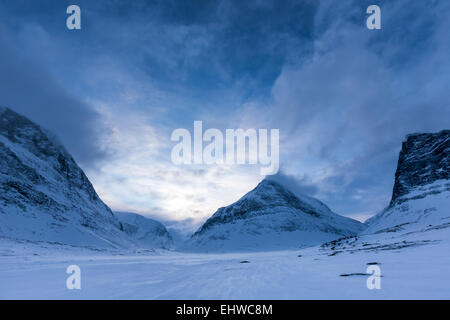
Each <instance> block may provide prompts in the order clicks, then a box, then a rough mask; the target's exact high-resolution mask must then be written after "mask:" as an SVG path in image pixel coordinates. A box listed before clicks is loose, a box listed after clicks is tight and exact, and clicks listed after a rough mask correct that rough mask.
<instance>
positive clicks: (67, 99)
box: [0, 31, 104, 165]
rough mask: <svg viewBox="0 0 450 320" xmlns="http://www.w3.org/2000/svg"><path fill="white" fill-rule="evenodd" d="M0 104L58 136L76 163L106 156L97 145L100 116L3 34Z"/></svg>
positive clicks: (88, 163) (0, 50)
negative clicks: (26, 56) (24, 54)
mask: <svg viewBox="0 0 450 320" xmlns="http://www.w3.org/2000/svg"><path fill="white" fill-rule="evenodd" d="M0 84H1V85H0V104H1V105H3V106H5V107H9V108H11V109H12V110H14V111H16V112H18V113H20V114H22V115H24V116H26V117H28V118H29V119H31V120H32V121H34V122H36V123H38V124H39V125H41V126H43V127H44V128H46V129H48V130H50V131H52V132H53V133H54V134H56V135H57V137H58V138H59V140H60V141H61V142H62V143H63V144H64V145H65V146H66V147H67V149H68V150H69V151H70V152H71V153H72V154H73V155H74V157H75V158H76V160H77V161H79V162H81V163H83V164H85V165H90V164H93V163H94V162H95V161H96V160H99V159H101V158H102V157H103V156H104V150H102V148H101V147H99V144H98V132H99V130H101V129H104V128H102V126H101V122H100V118H99V115H98V114H97V113H96V112H95V111H93V110H92V109H90V108H89V107H88V106H87V105H86V104H84V103H83V102H82V101H80V100H79V99H77V98H75V97H72V96H71V95H70V94H68V93H67V91H66V90H65V89H64V88H63V87H62V86H61V85H60V84H59V83H58V81H57V80H56V79H55V78H54V77H53V76H52V75H51V74H50V73H49V72H48V71H47V70H45V69H44V68H42V67H41V66H40V65H39V64H38V63H36V62H35V61H31V60H29V59H27V58H24V57H22V56H21V53H20V51H19V50H18V49H17V48H15V47H14V45H13V42H12V41H11V38H10V37H8V35H6V34H5V33H4V32H1V31H0Z"/></svg>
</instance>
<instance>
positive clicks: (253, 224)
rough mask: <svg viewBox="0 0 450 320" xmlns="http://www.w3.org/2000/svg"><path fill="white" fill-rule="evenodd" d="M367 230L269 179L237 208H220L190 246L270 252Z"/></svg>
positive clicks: (309, 198) (199, 231)
mask: <svg viewBox="0 0 450 320" xmlns="http://www.w3.org/2000/svg"><path fill="white" fill-rule="evenodd" d="M361 229H362V224H361V223H359V222H357V221H355V220H352V219H349V218H345V217H342V216H339V215H337V214H335V213H334V212H332V211H331V210H330V209H329V208H328V207H327V206H326V205H324V204H323V203H322V202H320V201H319V200H317V199H314V198H311V197H307V196H304V195H296V194H294V193H293V192H292V191H290V190H288V189H287V188H286V187H284V186H283V185H282V184H280V183H278V182H276V181H273V180H271V179H270V178H266V179H264V180H262V181H261V182H260V183H259V184H258V185H257V186H256V187H255V188H254V189H253V190H251V191H250V192H248V193H247V194H246V195H244V196H243V197H242V198H241V199H239V200H238V201H236V202H235V203H233V204H231V205H229V206H227V207H222V208H219V209H218V210H217V211H216V212H215V213H214V214H213V215H212V216H211V217H210V218H209V219H208V220H207V221H206V222H205V223H204V224H203V226H202V227H201V228H200V229H199V230H198V231H197V232H196V233H194V234H193V235H192V237H191V239H190V240H189V244H190V245H191V247H193V248H195V249H199V248H200V250H201V248H207V249H208V250H209V249H211V250H217V249H219V250H224V251H227V250H230V251H234V250H258V248H260V249H264V250H266V249H270V248H280V247H281V248H286V247H299V246H304V245H312V244H317V243H321V242H322V241H328V240H333V239H335V238H339V237H342V236H348V235H353V234H355V233H356V232H358V231H360V230H361Z"/></svg>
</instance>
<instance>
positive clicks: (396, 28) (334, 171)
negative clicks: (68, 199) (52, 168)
mask: <svg viewBox="0 0 450 320" xmlns="http://www.w3.org/2000/svg"><path fill="white" fill-rule="evenodd" d="M70 4H77V5H79V6H80V7H81V15H82V22H81V24H82V29H81V30H77V31H70V30H68V29H67V28H66V18H67V16H68V15H67V14H66V8H67V6H68V5H70ZM371 4H377V5H379V6H380V7H381V11H382V29H381V30H368V29H367V28H366V25H365V20H366V18H367V16H368V15H367V14H366V8H367V7H368V6H369V5H371ZM449 30H450V3H449V1H446V0H440V1H433V0H429V1H425V0H423V1H406V0H389V1H362V0H357V1H349V0H347V1H338V0H334V1H325V0H323V1H318V0H305V1H300V0H297V1H279V0H277V1H271V0H247V1H239V0H235V1H234V0H222V1H215V0H186V1H185V0H183V1H181V0H177V1H174V0H164V1H139V0H135V1H123V0H108V1H100V0H99V1H82V0H77V1H62V0H58V1H56V0H53V1H49V0H34V1H29V0H26V1H25V0H2V1H1V2H0V104H1V105H4V106H8V107H10V108H12V109H14V110H16V111H18V112H20V113H22V114H24V115H26V116H28V117H29V118H31V119H32V120H34V121H36V122H38V123H39V124H41V125H43V126H44V127H46V128H48V129H50V130H51V131H53V132H54V133H56V134H57V136H58V137H59V138H60V140H61V141H62V142H63V143H64V145H65V146H66V147H67V149H68V150H69V151H70V152H71V153H72V154H73V155H74V157H75V159H76V160H77V161H78V163H79V164H80V165H81V166H82V168H83V169H84V170H85V171H86V173H87V175H88V176H89V178H90V179H91V181H92V182H93V184H94V186H95V188H96V189H97V191H98V192H99V194H100V196H101V197H102V199H103V200H104V201H105V202H106V203H107V204H108V205H109V206H110V207H111V208H112V209H114V210H128V211H135V212H139V213H143V214H147V215H150V216H153V217H156V218H159V219H160V220H164V221H172V222H171V223H176V222H173V221H178V222H179V224H178V225H177V227H179V228H185V230H191V229H192V228H193V227H195V226H197V225H198V224H199V223H200V222H201V221H203V220H204V219H205V218H207V217H208V216H210V215H211V214H212V213H214V211H215V210H216V209H217V208H218V207H220V206H225V205H227V204H230V203H231V202H233V201H235V200H237V199H238V198H239V197H241V196H242V195H243V194H245V193H246V192H247V191H249V190H250V189H251V188H253V187H254V186H256V184H257V183H258V182H259V181H260V180H261V179H262V178H263V177H261V176H260V175H259V168H258V167H249V166H239V167H225V166H197V167H196V166H181V167H180V166H175V165H173V164H172V162H171V161H170V151H171V148H172V146H173V145H174V143H172V142H171V141H170V134H171V132H172V131H173V130H174V129H176V128H187V129H190V130H192V128H193V121H194V120H203V125H204V127H205V128H219V129H222V130H224V129H225V128H244V129H246V128H279V129H280V162H281V167H282V171H281V173H280V176H279V179H281V180H283V181H284V183H285V184H286V185H288V186H289V187H290V188H292V189H294V190H295V191H298V192H302V193H306V194H309V195H311V196H315V197H317V198H319V199H321V200H322V201H324V202H325V203H326V204H328V205H329V206H330V208H331V209H332V210H334V211H335V212H337V213H339V214H342V215H346V216H350V217H353V218H357V219H359V220H365V219H366V218H367V217H369V216H371V215H373V214H375V213H377V212H379V211H380V210H382V209H383V208H384V207H385V206H386V205H387V204H388V202H389V199H390V194H391V190H392V186H393V180H394V172H395V167H396V162H397V156H398V152H399V150H400V147H401V142H402V140H403V137H404V136H405V135H406V134H408V133H412V132H423V131H429V132H432V131H438V130H441V129H444V128H446V129H448V128H450V121H449V119H450V94H449V92H450V59H449V54H450V36H449Z"/></svg>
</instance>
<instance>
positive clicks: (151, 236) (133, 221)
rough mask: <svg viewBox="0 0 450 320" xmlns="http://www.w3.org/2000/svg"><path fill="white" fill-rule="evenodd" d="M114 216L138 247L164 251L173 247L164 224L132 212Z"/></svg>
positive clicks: (119, 213) (118, 213)
mask: <svg viewBox="0 0 450 320" xmlns="http://www.w3.org/2000/svg"><path fill="white" fill-rule="evenodd" d="M114 214H115V215H116V217H117V218H118V219H119V221H120V222H121V223H122V226H123V231H124V232H125V233H126V234H128V235H129V236H130V237H131V238H132V239H133V240H134V242H135V243H136V245H139V246H142V247H144V248H147V247H155V248H162V249H171V248H172V247H173V240H172V237H171V235H170V233H169V232H168V231H167V229H166V227H164V225H163V224H162V223H160V222H158V221H156V220H153V219H150V218H146V217H144V216H141V215H139V214H136V213H131V212H114Z"/></svg>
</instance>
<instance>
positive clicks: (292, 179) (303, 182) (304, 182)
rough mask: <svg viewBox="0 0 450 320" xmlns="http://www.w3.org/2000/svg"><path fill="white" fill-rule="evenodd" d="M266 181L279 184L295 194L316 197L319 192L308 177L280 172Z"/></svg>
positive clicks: (268, 177)
mask: <svg viewBox="0 0 450 320" xmlns="http://www.w3.org/2000/svg"><path fill="white" fill-rule="evenodd" d="M266 179H268V180H272V181H275V182H278V183H279V184H281V185H283V186H284V187H286V188H287V189H289V190H290V191H292V192H294V193H295V194H300V195H308V196H314V195H316V194H317V192H318V188H317V187H316V186H315V185H314V184H313V183H312V182H311V181H310V180H309V179H308V178H307V177H306V176H303V177H298V176H294V175H289V174H286V173H284V172H283V171H281V170H280V171H278V173H277V174H275V175H272V176H267V177H266Z"/></svg>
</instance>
